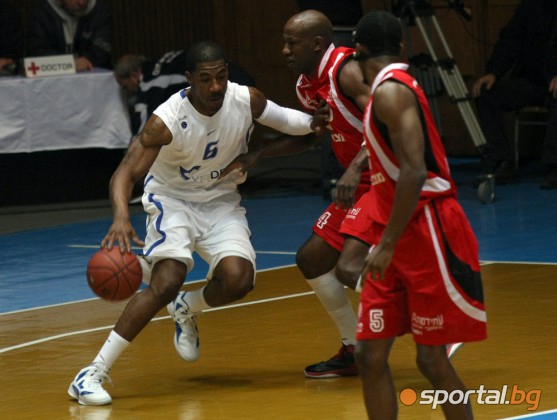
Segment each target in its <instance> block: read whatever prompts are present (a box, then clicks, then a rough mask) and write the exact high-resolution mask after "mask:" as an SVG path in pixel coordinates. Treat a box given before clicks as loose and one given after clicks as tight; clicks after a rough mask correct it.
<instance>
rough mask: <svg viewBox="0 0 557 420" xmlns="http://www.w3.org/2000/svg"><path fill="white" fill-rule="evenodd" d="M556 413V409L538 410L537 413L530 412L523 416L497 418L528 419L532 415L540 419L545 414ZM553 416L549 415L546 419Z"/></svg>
mask: <svg viewBox="0 0 557 420" xmlns="http://www.w3.org/2000/svg"><path fill="white" fill-rule="evenodd" d="M555 413H557V410H549V411H540V412H538V413H532V414H525V415H523V416H517V417H501V418H500V419H499V420H518V419H529V418H532V417H539V418H540V419H543V418H544V417H545V415H546V414H555ZM555 418H556V417H555V416H551V417H547V419H548V420H549V419H555Z"/></svg>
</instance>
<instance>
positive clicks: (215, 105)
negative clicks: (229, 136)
mask: <svg viewBox="0 0 557 420" xmlns="http://www.w3.org/2000/svg"><path fill="white" fill-rule="evenodd" d="M186 77H187V79H188V83H189V84H190V85H191V90H190V93H189V95H188V97H189V99H190V102H191V103H192V104H193V106H194V107H195V108H196V109H197V110H198V111H199V112H200V113H202V114H205V115H213V114H215V113H216V112H217V111H218V110H219V109H220V108H221V107H222V104H223V101H224V95H225V93H226V88H227V87H228V67H227V65H226V57H225V54H224V49H223V47H222V46H221V45H220V44H217V43H216V42H213V41H201V42H198V43H196V44H194V45H193V46H192V47H191V48H190V49H189V50H188V54H187V56H186Z"/></svg>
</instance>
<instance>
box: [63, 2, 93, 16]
mask: <svg viewBox="0 0 557 420" xmlns="http://www.w3.org/2000/svg"><path fill="white" fill-rule="evenodd" d="M57 3H58V6H60V7H61V8H62V9H64V10H65V11H66V13H68V14H69V15H71V16H73V17H76V18H80V17H83V16H85V15H87V13H89V0H57Z"/></svg>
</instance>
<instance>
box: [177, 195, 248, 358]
mask: <svg viewBox="0 0 557 420" xmlns="http://www.w3.org/2000/svg"><path fill="white" fill-rule="evenodd" d="M230 196H231V197H226V196H225V197H223V198H220V199H218V201H214V202H212V203H211V204H210V205H206V204H203V203H197V204H196V205H195V206H194V207H195V209H196V213H197V214H198V216H199V217H198V220H197V224H198V225H199V226H200V230H201V231H203V234H202V235H201V236H199V237H198V238H197V242H196V251H197V252H198V253H199V255H200V256H201V257H202V258H203V259H205V261H207V262H208V263H209V265H210V268H209V273H208V275H207V278H208V280H209V281H208V283H207V284H206V285H205V286H203V287H200V288H198V289H196V290H188V291H187V292H180V293H179V294H178V296H177V297H176V299H175V300H174V301H173V302H171V303H170V304H169V305H168V311H169V313H170V314H171V315H172V317H173V318H174V320H175V323H176V334H175V337H174V344H175V347H176V350H177V352H178V353H179V354H180V356H181V357H182V358H183V359H184V360H187V361H190V362H192V361H195V360H197V358H198V356H199V335H198V329H197V318H196V316H197V315H198V314H200V313H201V312H202V311H203V310H205V309H208V308H212V307H217V306H222V305H225V304H228V303H231V302H234V301H236V300H239V299H241V298H243V297H244V296H245V295H246V294H248V293H249V292H250V290H252V289H253V285H254V280H255V251H254V250H253V246H252V244H251V242H250V231H249V228H248V225H247V220H246V218H245V210H244V209H243V208H242V207H241V206H240V205H239V196H238V195H237V194H232V195H230Z"/></svg>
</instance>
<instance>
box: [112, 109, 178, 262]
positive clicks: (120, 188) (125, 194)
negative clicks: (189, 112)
mask: <svg viewBox="0 0 557 420" xmlns="http://www.w3.org/2000/svg"><path fill="white" fill-rule="evenodd" d="M171 140H172V134H171V133H170V130H169V129H168V128H167V127H166V125H165V124H164V123H163V121H162V120H161V119H160V118H159V117H158V116H156V115H153V116H151V118H150V119H149V120H148V121H147V123H146V124H145V128H144V129H143V131H142V132H141V133H140V134H139V135H138V136H137V137H135V138H134V139H133V140H132V142H131V143H130V146H129V147H128V150H127V152H126V155H125V156H124V158H123V159H122V162H120V165H118V168H117V169H116V171H115V172H114V175H113V176H112V179H111V180H110V199H111V202H112V211H113V218H114V221H113V224H112V226H111V227H110V229H109V231H108V233H107V235H106V236H105V237H104V239H103V240H102V242H101V246H102V247H104V246H106V247H107V248H108V249H111V248H112V246H113V245H114V243H115V242H118V244H119V246H120V249H121V250H122V251H127V252H130V251H131V241H133V242H134V243H136V244H137V245H140V246H143V241H141V240H140V239H139V237H138V236H137V234H136V232H135V230H134V229H133V227H132V225H131V222H130V214H129V207H128V202H129V200H130V198H131V194H132V191H133V186H134V185H135V183H136V182H138V181H139V180H140V179H141V178H142V177H143V176H145V174H146V173H147V172H148V171H149V168H150V167H151V165H152V164H153V162H154V161H155V159H156V158H157V155H158V153H159V151H160V148H161V147H162V146H163V145H165V144H168V143H170V141H171ZM130 239H131V241H130Z"/></svg>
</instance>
